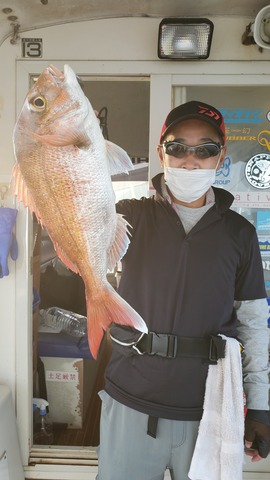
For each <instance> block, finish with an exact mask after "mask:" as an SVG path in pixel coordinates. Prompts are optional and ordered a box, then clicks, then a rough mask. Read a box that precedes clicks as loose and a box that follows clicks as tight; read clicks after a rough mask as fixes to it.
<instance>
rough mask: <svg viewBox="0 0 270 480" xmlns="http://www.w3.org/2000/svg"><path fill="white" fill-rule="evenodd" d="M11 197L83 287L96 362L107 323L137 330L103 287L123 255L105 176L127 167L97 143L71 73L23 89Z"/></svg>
mask: <svg viewBox="0 0 270 480" xmlns="http://www.w3.org/2000/svg"><path fill="white" fill-rule="evenodd" d="M13 142H14V151H15V156H16V160H17V163H16V164H15V167H14V177H15V194H16V195H17V196H18V198H19V200H21V201H22V202H23V203H24V205H25V206H28V207H29V208H30V210H31V211H32V212H35V214H36V216H37V218H38V220H39V221H40V223H41V224H42V225H43V226H44V227H45V228H46V229H47V231H48V234H49V235H50V237H51V239H52V241H53V244H54V247H55V250H56V252H57V254H58V256H59V257H60V258H61V260H62V261H63V262H64V263H65V265H66V266H67V267H68V268H69V269H71V270H72V271H74V272H76V273H79V274H80V275H81V276H82V278H83V280H84V283H85V290H86V301H87V318H88V339H89V346H90V350H91V353H92V355H93V356H94V357H95V358H96V357H97V353H98V349H99V346H100V342H101V340H102V337H103V334H104V331H105V330H106V329H107V328H108V326H109V325H110V324H111V323H112V322H116V323H120V324H123V325H129V326H133V327H134V328H136V329H138V330H141V331H143V332H146V331H147V327H146V325H145V323H144V321H143V319H142V318H141V317H140V316H139V314H138V313H137V312H135V310H134V309H133V308H132V307H131V306H130V305H128V303H126V302H125V301H124V300H123V299H122V298H121V297H120V296H119V295H118V294H117V293H116V292H115V290H114V289H113V288H112V287H111V285H110V284H109V283H108V281H107V278H106V274H107V271H108V269H112V268H113V267H114V266H115V264H116V263H117V261H118V260H119V259H120V258H121V257H122V256H123V255H124V254H125V252H126V250H127V248H128V244H129V238H128V232H127V228H128V225H127V222H126V221H125V220H124V218H123V217H122V216H121V215H118V214H116V211H115V195H114V191H113V187H112V183H111V177H110V176H111V175H112V174H115V173H119V172H127V171H128V170H130V169H131V168H132V163H131V161H130V159H129V157H128V155H127V154H126V152H124V150H122V149H121V148H120V147H118V146H116V145H114V144H113V143H111V142H109V141H107V140H105V139H104V137H103V135H102V133H101V130H100V127H99V123H98V120H97V118H96V114H95V112H94V110H93V108H92V106H91V105H90V102H89V101H88V99H87V98H86V96H85V95H84V93H83V91H82V89H81V88H80V86H79V84H78V81H77V77H76V75H75V73H74V72H73V70H72V69H71V68H70V67H69V66H68V65H65V67H64V72H63V73H62V72H61V71H59V70H58V69H56V68H55V67H54V66H52V65H50V66H48V67H47V68H45V70H44V71H43V72H42V73H41V75H40V77H39V78H38V80H37V82H36V83H35V84H34V85H33V87H32V88H31V89H30V91H29V93H28V95H27V97H26V99H25V102H24V105H23V107H22V111H21V113H20V115H19V117H18V120H17V122H16V125H15V129H14V136H13Z"/></svg>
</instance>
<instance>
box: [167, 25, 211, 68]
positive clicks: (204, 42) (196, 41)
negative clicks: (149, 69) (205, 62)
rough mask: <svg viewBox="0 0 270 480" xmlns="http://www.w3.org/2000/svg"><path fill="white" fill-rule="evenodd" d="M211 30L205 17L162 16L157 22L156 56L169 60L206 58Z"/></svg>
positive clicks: (209, 45) (208, 51)
mask: <svg viewBox="0 0 270 480" xmlns="http://www.w3.org/2000/svg"><path fill="white" fill-rule="evenodd" d="M213 30H214V25H213V23H212V22H211V21H210V20H208V19H207V18H164V19H163V20H162V21H161V22H160V24H159V33H158V56H159V58H166V59H171V60H187V59H195V60H196V59H205V58H208V57H209V53H210V47H211V42H212V36H213Z"/></svg>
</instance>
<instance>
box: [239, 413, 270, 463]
mask: <svg viewBox="0 0 270 480" xmlns="http://www.w3.org/2000/svg"><path fill="white" fill-rule="evenodd" d="M269 450H270V412H269V411H265V410H248V411H247V414H246V419H245V453H246V455H249V456H250V457H252V458H251V461H252V462H258V461H259V460H262V459H263V458H266V457H267V455H268V454H269Z"/></svg>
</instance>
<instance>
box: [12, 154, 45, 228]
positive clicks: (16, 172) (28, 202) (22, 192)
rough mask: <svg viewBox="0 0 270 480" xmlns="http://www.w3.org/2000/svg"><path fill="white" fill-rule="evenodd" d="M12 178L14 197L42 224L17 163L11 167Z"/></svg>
mask: <svg viewBox="0 0 270 480" xmlns="http://www.w3.org/2000/svg"><path fill="white" fill-rule="evenodd" d="M12 176H13V178H14V195H16V196H17V197H18V200H19V202H22V203H23V204H24V206H25V207H28V208H29V210H30V212H31V214H33V212H34V213H35V215H36V217H37V220H38V221H39V223H40V224H42V222H41V216H40V213H39V211H38V208H37V206H36V204H35V202H34V199H33V197H32V195H31V193H30V192H29V190H28V188H27V186H26V183H25V181H24V178H23V176H22V173H21V170H20V167H19V164H18V163H15V165H14V167H13V171H12Z"/></svg>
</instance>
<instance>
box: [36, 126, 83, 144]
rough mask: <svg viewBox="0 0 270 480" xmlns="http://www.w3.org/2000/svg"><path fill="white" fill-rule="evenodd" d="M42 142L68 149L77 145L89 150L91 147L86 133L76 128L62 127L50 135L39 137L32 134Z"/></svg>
mask: <svg viewBox="0 0 270 480" xmlns="http://www.w3.org/2000/svg"><path fill="white" fill-rule="evenodd" d="M31 134H32V135H34V137H36V138H37V139H38V140H40V141H41V142H43V143H45V144H47V145H51V146H53V147H66V146H68V145H76V147H78V148H87V147H89V145H90V141H89V138H88V135H87V133H86V131H84V130H83V129H79V128H74V127H72V128H71V127H64V126H61V129H59V131H56V132H55V133H53V134H48V135H39V134H38V133H35V132H31Z"/></svg>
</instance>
